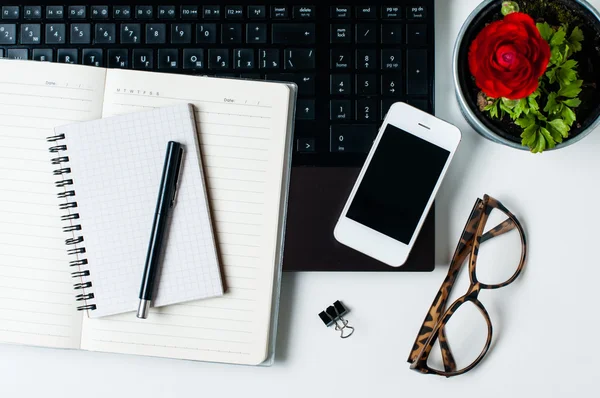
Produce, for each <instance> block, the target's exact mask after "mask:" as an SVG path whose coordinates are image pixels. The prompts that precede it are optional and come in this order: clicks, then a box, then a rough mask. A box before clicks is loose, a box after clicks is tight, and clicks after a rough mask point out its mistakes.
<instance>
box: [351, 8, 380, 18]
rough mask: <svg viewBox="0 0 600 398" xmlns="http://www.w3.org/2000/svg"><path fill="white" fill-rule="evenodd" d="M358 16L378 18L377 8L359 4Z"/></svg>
mask: <svg viewBox="0 0 600 398" xmlns="http://www.w3.org/2000/svg"><path fill="white" fill-rule="evenodd" d="M356 18H358V19H377V9H376V8H375V7H373V6H358V7H356Z"/></svg>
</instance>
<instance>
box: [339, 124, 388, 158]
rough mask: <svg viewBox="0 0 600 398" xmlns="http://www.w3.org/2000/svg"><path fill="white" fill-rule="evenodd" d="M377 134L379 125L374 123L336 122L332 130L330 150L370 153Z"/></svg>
mask: <svg viewBox="0 0 600 398" xmlns="http://www.w3.org/2000/svg"><path fill="white" fill-rule="evenodd" d="M376 136H377V126H376V125H374V124H373V125H359V124H335V125H333V126H331V130H330V150H331V152H355V153H368V152H369V150H370V149H371V146H372V145H373V141H374V140H375V137H376Z"/></svg>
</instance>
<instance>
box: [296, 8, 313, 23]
mask: <svg viewBox="0 0 600 398" xmlns="http://www.w3.org/2000/svg"><path fill="white" fill-rule="evenodd" d="M314 18H315V6H294V19H306V20H308V19H314Z"/></svg>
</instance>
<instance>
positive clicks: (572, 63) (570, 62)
mask: <svg viewBox="0 0 600 398" xmlns="http://www.w3.org/2000/svg"><path fill="white" fill-rule="evenodd" d="M576 66H577V61H575V60H574V59H570V60H568V61H566V62H565V63H564V64H562V65H561V68H563V69H573V68H575V67H576Z"/></svg>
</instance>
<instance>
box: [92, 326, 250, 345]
mask: <svg viewBox="0 0 600 398" xmlns="http://www.w3.org/2000/svg"><path fill="white" fill-rule="evenodd" d="M94 330H95V331H98V332H110V333H124V334H133V335H142V336H158V337H171V338H173V337H176V338H178V339H190V340H201V341H216V342H219V343H234V344H252V342H251V341H238V340H225V339H209V338H204V337H194V336H173V335H172V334H160V333H147V332H130V331H126V330H113V329H100V328H96V329H94Z"/></svg>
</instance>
